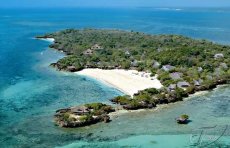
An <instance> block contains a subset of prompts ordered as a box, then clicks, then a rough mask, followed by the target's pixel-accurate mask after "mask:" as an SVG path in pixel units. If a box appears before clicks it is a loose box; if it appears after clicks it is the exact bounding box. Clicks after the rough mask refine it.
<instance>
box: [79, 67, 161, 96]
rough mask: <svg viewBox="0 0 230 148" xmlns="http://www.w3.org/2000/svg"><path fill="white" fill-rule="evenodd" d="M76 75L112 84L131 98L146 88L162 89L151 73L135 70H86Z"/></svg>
mask: <svg viewBox="0 0 230 148" xmlns="http://www.w3.org/2000/svg"><path fill="white" fill-rule="evenodd" d="M76 73H77V74H79V75H85V76H89V77H92V78H95V79H97V80H100V81H102V82H105V83H107V84H110V85H111V86H113V87H115V88H117V89H119V90H120V91H122V92H124V93H125V94H127V95H130V96H133V95H134V94H135V93H137V92H138V91H139V90H144V89H146V88H156V89H159V88H161V87H162V85H161V83H160V81H159V80H158V79H156V76H155V77H150V74H149V73H143V72H137V71H135V70H121V69H114V70H102V69H84V70H82V71H80V72H76Z"/></svg>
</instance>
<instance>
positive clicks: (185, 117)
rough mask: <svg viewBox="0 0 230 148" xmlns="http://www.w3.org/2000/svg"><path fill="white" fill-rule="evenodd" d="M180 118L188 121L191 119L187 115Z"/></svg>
mask: <svg viewBox="0 0 230 148" xmlns="http://www.w3.org/2000/svg"><path fill="white" fill-rule="evenodd" d="M180 118H181V119H186V120H188V119H189V116H188V115H186V114H184V115H181V116H180Z"/></svg>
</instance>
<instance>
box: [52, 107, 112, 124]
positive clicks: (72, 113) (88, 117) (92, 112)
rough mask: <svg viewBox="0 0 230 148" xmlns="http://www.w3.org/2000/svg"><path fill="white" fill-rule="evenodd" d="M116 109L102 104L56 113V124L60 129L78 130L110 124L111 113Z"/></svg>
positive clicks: (62, 110) (72, 108)
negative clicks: (89, 126)
mask: <svg viewBox="0 0 230 148" xmlns="http://www.w3.org/2000/svg"><path fill="white" fill-rule="evenodd" d="M114 111H115V109H114V108H113V107H112V106H110V105H105V104H102V103H91V104H85V105H82V106H76V107H71V108H66V109H60V110H57V111H56V114H55V115H54V120H55V123H56V124H57V125H58V126H60V127H66V128H76V127H83V126H88V125H92V124H96V123H98V122H105V123H108V122H110V117H109V115H108V114H109V113H111V112H114Z"/></svg>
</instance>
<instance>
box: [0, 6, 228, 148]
mask: <svg viewBox="0 0 230 148" xmlns="http://www.w3.org/2000/svg"><path fill="white" fill-rule="evenodd" d="M67 28H77V29H81V28H103V29H105V28H106V29H108V28H109V29H123V30H135V31H141V32H145V33H149V34H182V35H186V36H189V37H193V38H198V39H208V40H211V41H214V42H217V43H220V44H230V9H228V8H215V9H207V8H199V9H198V8H193V9H192V8H190V9H188V8H184V9H183V8H180V9H179V8H127V9H125V8H110V9H109V8H75V9H0V147H1V148H31V147H35V148H52V147H61V148H76V147H84V148H88V147H93V148H96V147H98V148H103V147H105V148H106V147H110V148H113V147H114V148H119V147H132V148H136V147H138V148H140V147H144V148H145V147H147V148H148V147H149V148H152V147H154V148H158V147H159V148H165V147H169V148H182V147H197V146H202V147H212V148H213V147H221V148H222V147H223V148H225V147H226V148H229V147H230V137H229V136H230V86H229V85H226V86H222V87H219V88H218V89H215V90H214V91H211V92H208V93H205V94H202V95H198V96H193V97H191V98H189V99H186V101H184V102H179V103H175V104H173V105H170V106H168V107H166V108H162V109H159V110H157V111H152V110H149V111H144V112H137V113H128V114H123V115H121V116H119V117H117V118H115V119H113V121H112V122H111V123H109V124H105V123H99V124H96V125H93V126H90V127H83V128H78V129H62V128H59V127H56V126H54V123H53V114H54V113H55V111H56V110H57V109H60V108H65V107H69V106H74V105H79V104H83V103H89V102H105V103H109V101H108V100H109V99H110V98H112V97H114V96H118V95H122V92H120V91H118V90H116V89H114V88H112V87H109V86H106V85H104V84H102V83H101V82H98V81H96V80H93V79H90V78H87V77H83V76H78V75H74V74H70V73H65V72H57V71H55V70H54V69H52V68H50V67H49V64H50V63H52V62H55V61H57V60H58V59H60V58H62V57H64V54H62V53H60V52H57V51H55V50H53V49H49V48H48V45H49V44H51V43H49V42H46V41H41V40H36V39H34V37H35V36H36V35H41V34H44V33H48V32H54V31H59V30H63V29H67ZM181 114H189V115H190V117H191V120H192V122H191V123H189V124H188V125H178V124H176V123H175V120H174V119H175V117H177V116H178V115H181Z"/></svg>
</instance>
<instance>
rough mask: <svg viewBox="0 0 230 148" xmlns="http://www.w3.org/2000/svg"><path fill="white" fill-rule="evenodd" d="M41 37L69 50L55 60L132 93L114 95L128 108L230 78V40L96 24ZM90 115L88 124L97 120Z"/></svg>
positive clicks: (169, 100) (115, 100)
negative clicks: (97, 26)
mask: <svg viewBox="0 0 230 148" xmlns="http://www.w3.org/2000/svg"><path fill="white" fill-rule="evenodd" d="M37 38H48V39H54V43H53V44H51V45H50V47H51V48H54V49H57V50H59V51H63V52H65V53H66V55H67V56H66V57H65V58H63V59H60V60H59V61H58V62H57V63H52V64H51V66H53V67H55V68H56V69H58V70H63V71H69V72H77V74H83V75H87V76H91V77H94V78H96V79H99V80H102V81H105V82H107V83H109V84H111V85H113V86H115V87H116V88H118V89H119V90H121V91H123V92H124V93H125V94H127V95H125V96H118V97H115V98H112V99H111V101H112V102H113V103H115V104H118V105H120V107H121V108H123V109H126V110H137V109H145V108H154V107H156V106H157V105H159V104H168V103H172V102H177V101H182V100H183V98H185V97H187V96H188V95H189V94H193V93H195V92H198V91H203V90H211V89H213V88H215V87H216V86H217V85H221V84H227V83H229V81H230V69H229V66H230V60H229V59H230V46H226V45H220V44H215V43H213V42H210V41H206V40H195V39H191V38H188V37H184V36H181V35H149V34H144V33H140V32H134V31H130V32H128V31H121V30H96V29H84V30H74V29H68V30H64V31H60V32H56V33H51V34H46V35H43V36H38V37H37ZM83 106H85V105H83ZM99 106H101V105H99ZM109 107H111V106H109ZM96 108H97V107H96ZM97 109H98V108H97ZM67 110H68V109H67ZM91 110H92V109H91ZM112 110H114V108H113V107H111V111H112ZM68 111H69V110H68ZM68 111H67V112H68ZM57 113H58V115H56V116H55V117H56V118H57V117H58V119H57V120H56V121H62V120H60V119H63V115H66V114H65V113H63V112H61V113H60V112H57ZM68 113H69V112H68ZM104 113H106V114H105V115H107V113H109V112H103V116H101V114H100V116H99V118H96V119H98V120H97V121H102V120H105V119H106V118H107V117H106V116H104ZM74 114H75V113H74V112H71V115H74ZM87 115H88V114H87ZM84 116H85V115H84ZM92 116H93V115H92ZM87 117H88V116H87ZM102 117H103V118H102ZM104 117H106V118H104ZM79 118H80V117H79ZM81 118H82V117H81ZM71 119H72V118H71ZM87 119H88V118H87ZM90 119H92V122H86V123H87V125H89V123H94V121H95V120H93V118H90ZM79 121H80V120H77V121H76V122H79ZM83 121H85V120H83ZM71 122H72V121H71ZM74 122H75V120H74ZM57 123H58V124H59V125H61V126H62V125H63V122H57ZM60 123H62V124H60ZM65 125H68V124H65ZM70 125H73V124H70ZM74 125H76V126H74V127H78V125H82V124H76V123H75V124H74ZM65 127H66V126H65ZM70 127H73V126H70Z"/></svg>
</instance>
